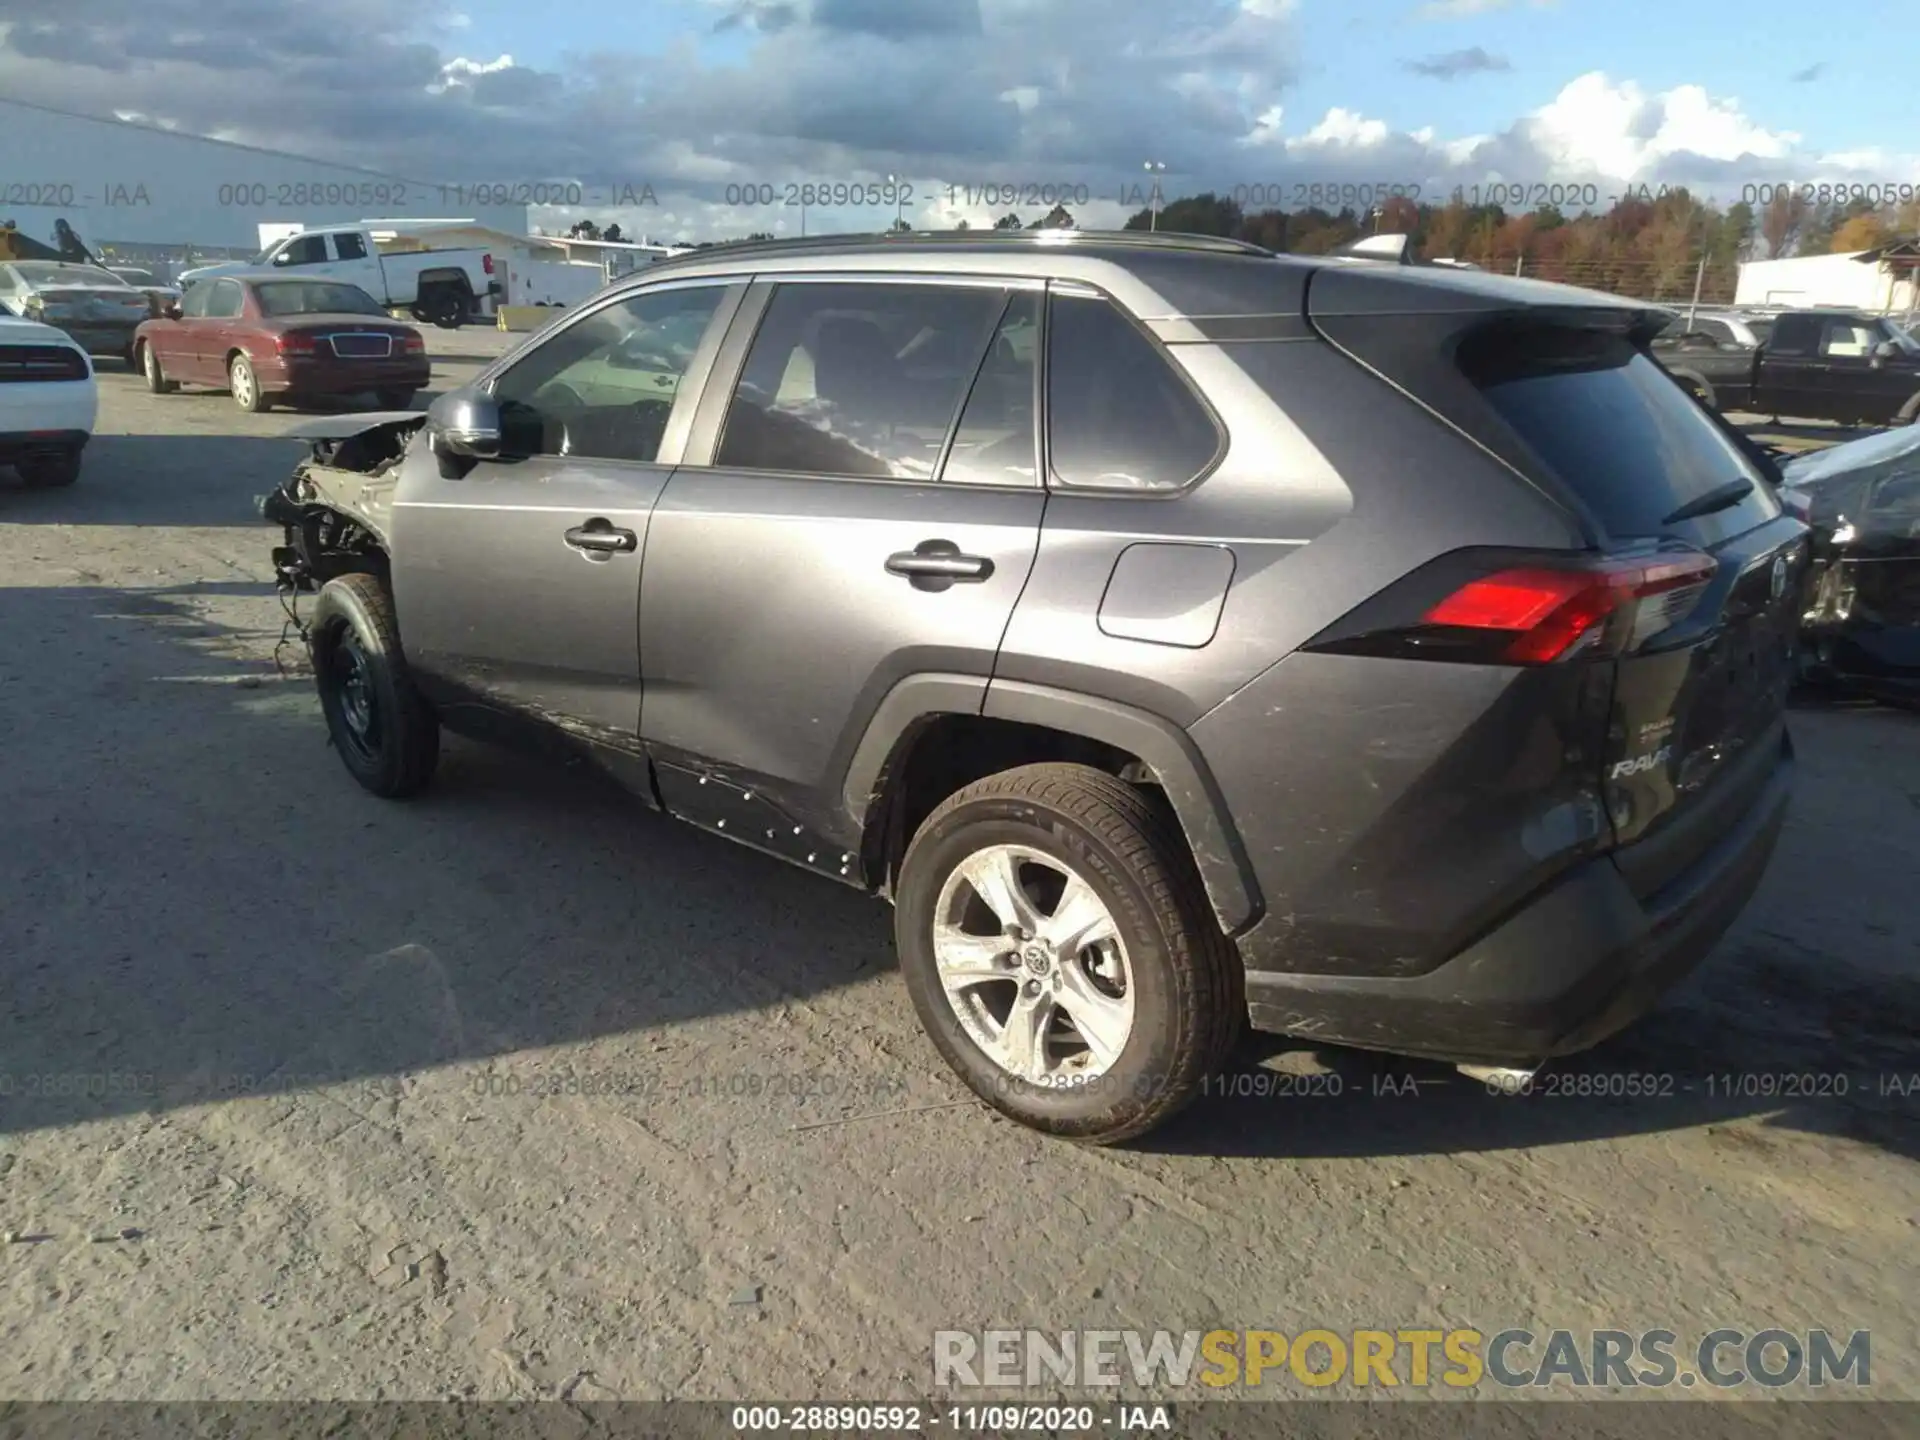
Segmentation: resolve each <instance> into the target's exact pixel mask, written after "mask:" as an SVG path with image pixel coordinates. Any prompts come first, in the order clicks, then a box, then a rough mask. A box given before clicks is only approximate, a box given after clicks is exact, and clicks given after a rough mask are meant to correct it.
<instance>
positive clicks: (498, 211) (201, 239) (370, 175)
mask: <svg viewBox="0 0 1920 1440" xmlns="http://www.w3.org/2000/svg"><path fill="white" fill-rule="evenodd" d="M0 172H3V178H4V188H0V221H6V220H12V221H13V222H14V223H15V224H16V225H17V226H18V227H19V229H20V231H21V232H22V233H23V234H25V235H28V236H30V237H32V238H33V239H35V240H38V241H41V242H42V243H44V244H51V243H53V228H54V222H55V221H56V220H65V221H66V222H67V223H68V224H69V225H71V226H72V227H73V229H74V231H75V233H76V234H78V235H79V236H80V238H81V239H82V240H83V241H85V242H86V244H87V245H88V247H89V248H90V249H92V250H94V251H95V253H96V254H97V253H99V252H100V251H101V250H102V249H103V248H110V249H112V250H114V251H115V252H116V253H117V254H119V255H121V256H125V257H139V258H142V259H153V260H164V259H177V258H180V257H182V256H183V255H184V252H186V251H187V250H188V249H189V248H191V249H192V250H193V251H195V252H196V253H197V254H198V255H200V256H203V257H204V256H207V255H208V254H210V253H215V252H219V251H222V250H226V251H232V252H236V253H241V252H244V254H246V255H252V254H254V253H255V252H256V251H257V250H258V249H259V234H260V227H261V226H262V225H281V226H286V225H302V226H304V225H341V224H357V223H359V221H360V219H361V217H363V216H368V215H380V216H392V217H399V218H401V219H404V218H406V217H421V218H426V217H430V216H445V215H449V214H456V215H459V216H462V217H471V220H472V222H473V223H476V224H479V225H482V226H485V227H488V228H490V229H493V230H497V231H500V232H504V233H506V234H510V235H525V234H526V233H527V207H526V206H524V205H481V206H475V205H474V204H473V203H472V195H471V193H470V192H469V193H468V194H467V195H466V196H465V197H464V198H463V197H461V196H460V195H458V194H457V193H455V188H454V187H443V186H441V185H439V184H437V183H435V182H432V181H423V180H410V179H405V178H402V177H400V176H397V175H385V174H381V173H380V172H378V171H374V170H360V169H356V168H354V167H352V166H347V165H334V164H329V163H327V162H324V161H319V160H308V159H306V158H304V157H302V156H299V155H287V154H283V153H281V152H279V151H276V150H262V149H259V148H257V147H255V146H252V145H238V144H234V143H232V142H230V141H225V140H209V139H206V138H204V137H202V136H198V135H187V134H182V133H181V132H179V131H175V130H164V129H161V128H159V127H157V126H152V125H143V124H134V123H131V122H128V121H123V120H107V119H100V118H97V117H93V116H86V115H73V114H69V113H67V112H65V111H61V110H50V109H47V108H45V107H44V106H39V105H27V104H23V103H21V102H19V101H16V100H0Z"/></svg>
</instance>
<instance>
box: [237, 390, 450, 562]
mask: <svg viewBox="0 0 1920 1440" xmlns="http://www.w3.org/2000/svg"><path fill="white" fill-rule="evenodd" d="M425 419H426V417H425V416H424V415H421V414H418V413H415V412H387V413H382V414H375V415H341V416H329V417H327V418H326V419H323V420H315V421H311V422H309V423H307V424H305V425H301V426H297V427H296V428H294V429H292V430H289V431H288V432H287V437H288V438H289V439H299V440H306V441H307V442H309V444H310V445H311V446H312V453H311V454H310V455H309V456H308V457H307V458H306V459H304V460H302V461H301V462H300V463H299V464H298V465H297V466H295V467H294V471H293V473H292V474H291V475H290V476H288V477H287V480H286V482H285V483H284V484H282V485H281V486H280V488H279V489H277V490H275V491H273V492H272V493H271V494H269V495H267V496H266V497H265V498H264V499H263V500H262V501H261V502H260V513H261V516H262V517H263V518H264V519H266V520H267V521H268V522H269V523H270V524H274V525H279V526H280V527H282V529H283V530H284V531H285V532H286V538H285V543H284V544H281V545H276V546H275V547H274V550H273V571H274V577H275V579H276V581H277V582H278V584H279V588H280V592H281V594H282V596H284V597H288V598H291V597H293V596H295V595H303V594H312V593H314V592H315V591H317V590H319V588H320V587H321V586H322V585H324V584H326V583H327V581H329V580H331V579H333V578H334V577H335V576H338V575H348V574H353V573H363V574H371V575H377V576H379V577H380V578H381V580H382V581H383V582H384V581H385V580H386V578H387V542H388V535H389V523H390V520H391V516H392V509H393V491H394V486H395V484H396V482H397V480H398V473H397V472H398V470H399V466H400V461H401V459H402V458H403V457H404V456H405V455H406V453H407V447H408V445H409V444H410V443H411V442H412V439H413V436H414V435H415V434H417V433H418V432H419V430H420V428H421V426H422V424H423V423H424V421H425Z"/></svg>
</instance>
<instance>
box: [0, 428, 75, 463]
mask: <svg viewBox="0 0 1920 1440" xmlns="http://www.w3.org/2000/svg"><path fill="white" fill-rule="evenodd" d="M87 438H88V437H87V432H86V431H85V430H33V431H6V430H0V465H6V464H11V463H12V462H13V461H15V460H20V459H25V458H27V457H28V456H33V455H65V454H68V453H77V452H79V451H81V450H84V449H85V448H86V444H87Z"/></svg>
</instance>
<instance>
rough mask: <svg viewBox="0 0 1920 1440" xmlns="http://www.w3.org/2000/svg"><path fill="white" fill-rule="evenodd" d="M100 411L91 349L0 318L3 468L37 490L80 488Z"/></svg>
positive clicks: (47, 329)
mask: <svg viewBox="0 0 1920 1440" xmlns="http://www.w3.org/2000/svg"><path fill="white" fill-rule="evenodd" d="M99 408H100V395H99V388H98V385H97V383H96V382H95V380H94V376H93V362H92V360H90V359H89V358H88V356H87V352H86V351H85V349H83V348H82V347H81V346H80V345H79V344H78V343H77V342H75V341H74V339H73V338H72V337H71V336H70V335H68V334H67V333H66V332H65V331H62V330H57V329H55V328H54V327H53V326H51V325H43V324H41V323H40V322H38V321H36V320H21V319H18V318H16V317H14V316H12V315H0V465H11V466H12V467H13V468H14V470H15V471H16V472H18V474H19V476H20V479H21V481H22V482H23V483H25V484H27V485H29V486H32V487H33V488H35V489H43V488H46V487H49V486H57V485H71V484H73V482H74V481H75V480H78V479H79V478H80V456H81V452H82V451H84V450H85V449H86V448H87V441H88V439H89V438H90V437H91V436H92V435H93V424H94V420H95V418H96V417H97V415H98V413H99Z"/></svg>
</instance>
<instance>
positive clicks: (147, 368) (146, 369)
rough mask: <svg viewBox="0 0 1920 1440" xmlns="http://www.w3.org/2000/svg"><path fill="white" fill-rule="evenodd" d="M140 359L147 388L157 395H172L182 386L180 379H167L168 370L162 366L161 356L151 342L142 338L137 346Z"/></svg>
mask: <svg viewBox="0 0 1920 1440" xmlns="http://www.w3.org/2000/svg"><path fill="white" fill-rule="evenodd" d="M135 350H136V353H137V356H138V359H139V361H140V364H139V370H140V373H141V374H142V375H144V376H145V377H146V380H147V389H148V390H149V391H150V392H152V393H153V394H155V395H171V394H173V392H174V391H176V390H178V389H179V388H180V382H179V381H178V380H169V379H167V374H166V371H165V370H163V369H162V368H161V366H160V356H159V354H158V353H157V352H156V351H155V350H154V348H153V345H152V344H151V342H149V341H146V340H142V341H141V342H140V344H139V345H138V346H136V347H135Z"/></svg>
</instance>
